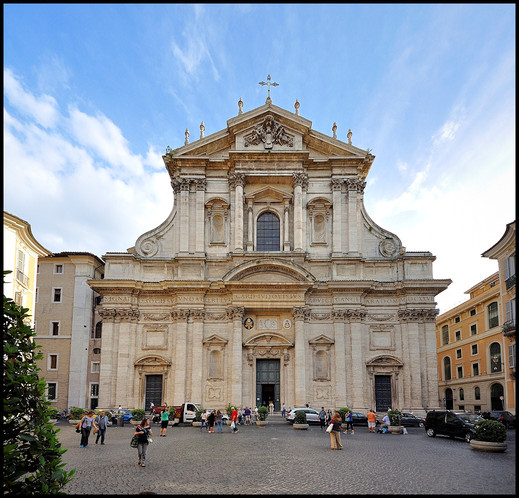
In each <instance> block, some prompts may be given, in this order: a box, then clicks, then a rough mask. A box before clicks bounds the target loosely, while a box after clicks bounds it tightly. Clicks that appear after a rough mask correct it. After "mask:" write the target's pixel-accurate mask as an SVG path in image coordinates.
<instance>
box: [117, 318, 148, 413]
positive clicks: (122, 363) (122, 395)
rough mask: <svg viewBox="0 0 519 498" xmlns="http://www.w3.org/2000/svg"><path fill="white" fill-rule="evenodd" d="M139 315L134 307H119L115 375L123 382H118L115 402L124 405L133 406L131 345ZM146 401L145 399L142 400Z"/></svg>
mask: <svg viewBox="0 0 519 498" xmlns="http://www.w3.org/2000/svg"><path fill="white" fill-rule="evenodd" d="M138 317H139V312H138V311H137V310H133V309H118V310H117V318H118V319H119V320H120V324H119V344H118V348H117V355H118V361H117V371H116V373H115V377H116V378H117V379H118V380H122V379H124V380H123V382H117V387H116V391H115V404H116V405H117V406H118V405H122V406H132V405H133V403H132V401H133V399H132V398H131V397H130V396H131V395H134V393H133V392H131V391H132V390H131V389H130V387H131V386H132V385H133V384H132V381H133V375H132V374H133V362H132V355H131V354H130V352H131V346H132V340H133V338H134V337H135V332H136V330H135V329H136V322H137V319H138ZM142 401H144V400H142Z"/></svg>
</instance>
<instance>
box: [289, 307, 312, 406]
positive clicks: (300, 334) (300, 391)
mask: <svg viewBox="0 0 519 498" xmlns="http://www.w3.org/2000/svg"><path fill="white" fill-rule="evenodd" d="M308 312H309V310H308V309H307V308H305V307H301V308H294V310H293V313H292V316H293V317H294V327H295V348H294V349H295V358H294V363H295V369H294V370H295V372H294V377H295V405H296V406H305V403H306V401H307V399H306V398H307V394H306V338H305V321H304V320H305V316H306V315H307V314H308Z"/></svg>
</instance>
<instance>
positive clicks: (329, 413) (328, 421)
mask: <svg viewBox="0 0 519 498" xmlns="http://www.w3.org/2000/svg"><path fill="white" fill-rule="evenodd" d="M331 423H332V411H331V410H330V409H328V411H327V412H326V425H330V424H331Z"/></svg>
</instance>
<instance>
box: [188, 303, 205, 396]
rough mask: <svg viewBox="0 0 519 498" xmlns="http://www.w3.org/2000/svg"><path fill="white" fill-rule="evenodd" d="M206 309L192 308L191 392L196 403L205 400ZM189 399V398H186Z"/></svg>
mask: <svg viewBox="0 0 519 498" xmlns="http://www.w3.org/2000/svg"><path fill="white" fill-rule="evenodd" d="M204 316H205V312H204V310H190V319H191V321H192V324H191V327H192V328H191V331H192V333H191V338H192V339H191V393H190V399H191V401H194V402H195V403H202V402H203V365H204V362H203V357H202V356H203V344H202V341H203V339H204ZM186 401H189V400H186Z"/></svg>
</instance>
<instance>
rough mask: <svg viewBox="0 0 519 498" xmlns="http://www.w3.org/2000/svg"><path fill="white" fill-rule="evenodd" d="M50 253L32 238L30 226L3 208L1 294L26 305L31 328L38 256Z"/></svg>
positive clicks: (21, 304)
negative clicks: (2, 274) (2, 291)
mask: <svg viewBox="0 0 519 498" xmlns="http://www.w3.org/2000/svg"><path fill="white" fill-rule="evenodd" d="M49 254H52V253H51V252H50V251H48V250H47V249H45V247H43V246H42V245H41V244H40V243H39V242H38V241H37V240H36V239H35V238H34V235H33V234H32V231H31V225H30V224H29V223H27V222H26V221H24V220H22V219H21V218H18V217H17V216H14V215H13V214H10V213H8V212H7V211H4V271H10V272H11V273H10V274H9V275H7V276H6V277H5V278H4V295H5V296H6V297H9V298H11V299H13V300H14V302H15V303H16V304H18V305H20V306H23V307H24V308H28V310H29V311H28V314H29V315H30V317H31V318H30V323H29V325H30V326H31V327H33V326H34V303H35V301H36V272H37V268H38V258H39V257H42V256H48V255H49Z"/></svg>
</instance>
